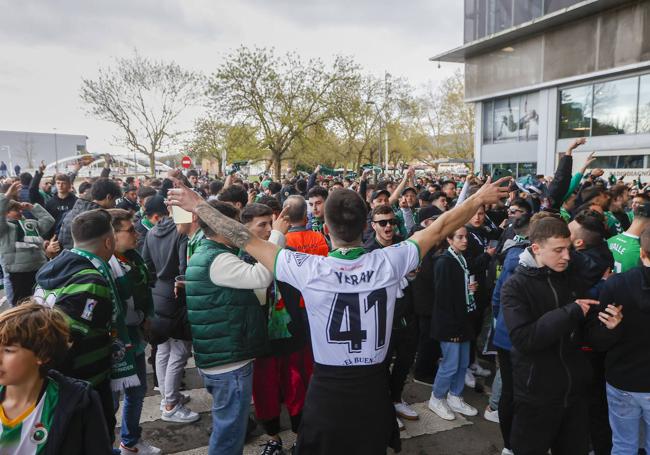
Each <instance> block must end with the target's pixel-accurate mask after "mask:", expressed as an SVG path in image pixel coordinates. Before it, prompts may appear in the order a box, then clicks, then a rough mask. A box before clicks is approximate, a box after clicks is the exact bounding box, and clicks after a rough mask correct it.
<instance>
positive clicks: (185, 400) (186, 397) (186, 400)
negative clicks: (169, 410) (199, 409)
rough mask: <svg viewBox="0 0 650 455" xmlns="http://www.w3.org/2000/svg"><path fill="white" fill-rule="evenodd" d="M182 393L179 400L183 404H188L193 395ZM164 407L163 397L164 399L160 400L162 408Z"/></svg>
mask: <svg viewBox="0 0 650 455" xmlns="http://www.w3.org/2000/svg"><path fill="white" fill-rule="evenodd" d="M180 395H181V399H180V400H179V401H180V403H181V404H182V405H186V404H187V403H189V402H190V400H191V399H192V397H190V396H189V395H184V394H182V393H181V394H180ZM164 408H165V399H164V398H163V399H162V400H160V410H161V411H163V410H164Z"/></svg>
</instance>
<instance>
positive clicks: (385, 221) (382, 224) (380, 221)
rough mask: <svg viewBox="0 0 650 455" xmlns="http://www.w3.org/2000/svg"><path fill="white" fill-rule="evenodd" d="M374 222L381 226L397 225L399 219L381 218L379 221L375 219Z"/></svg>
mask: <svg viewBox="0 0 650 455" xmlns="http://www.w3.org/2000/svg"><path fill="white" fill-rule="evenodd" d="M373 223H377V224H378V225H380V226H381V227H386V225H387V224H390V225H391V226H396V225H397V220H396V219H394V218H393V219H392V220H379V221H374V220H373Z"/></svg>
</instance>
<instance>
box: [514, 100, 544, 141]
mask: <svg viewBox="0 0 650 455" xmlns="http://www.w3.org/2000/svg"><path fill="white" fill-rule="evenodd" d="M538 105H539V94H538V93H527V94H525V95H521V97H520V103H519V106H520V107H519V125H518V126H519V140H520V141H534V140H537V136H538V134H539V114H538V109H539V107H538Z"/></svg>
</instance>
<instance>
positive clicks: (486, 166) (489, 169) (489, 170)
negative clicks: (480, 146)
mask: <svg viewBox="0 0 650 455" xmlns="http://www.w3.org/2000/svg"><path fill="white" fill-rule="evenodd" d="M483 175H492V165H491V164H484V165H483Z"/></svg>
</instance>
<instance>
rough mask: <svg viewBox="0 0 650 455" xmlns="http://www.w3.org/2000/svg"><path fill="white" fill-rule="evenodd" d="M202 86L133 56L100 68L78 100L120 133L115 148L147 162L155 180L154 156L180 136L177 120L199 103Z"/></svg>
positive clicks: (168, 65)
mask: <svg viewBox="0 0 650 455" xmlns="http://www.w3.org/2000/svg"><path fill="white" fill-rule="evenodd" d="M202 81H203V79H202V77H201V76H200V75H199V74H198V73H195V72H192V71H187V70H184V69H183V68H181V67H180V66H179V65H178V64H176V63H174V62H162V61H153V60H149V59H147V58H145V57H142V56H140V55H139V54H138V52H137V51H136V52H135V53H134V55H133V57H131V58H118V59H116V61H115V65H114V66H112V67H108V68H101V69H100V70H99V76H98V77H97V79H95V80H93V79H83V80H82V86H81V99H82V100H83V101H84V102H85V103H86V105H87V106H86V111H87V113H88V114H90V115H92V116H94V117H97V118H99V119H101V120H105V121H107V122H111V123H113V124H115V125H116V126H117V127H118V129H119V133H118V134H117V135H116V137H115V139H116V140H117V141H118V143H119V144H123V145H125V146H126V147H128V148H129V149H130V150H131V151H137V152H140V153H142V154H144V155H147V156H148V157H149V166H150V168H151V173H152V175H155V168H156V166H155V161H156V153H157V152H159V151H161V150H163V149H164V148H165V147H167V146H169V145H170V144H171V143H172V141H173V140H174V139H176V138H177V137H178V135H179V134H180V132H179V131H178V130H176V129H175V128H176V123H177V121H178V118H179V116H180V115H181V113H182V112H183V111H184V110H186V109H187V108H188V107H189V106H192V105H195V104H197V103H198V101H199V99H200V97H201V94H202V92H203V90H202Z"/></svg>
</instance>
